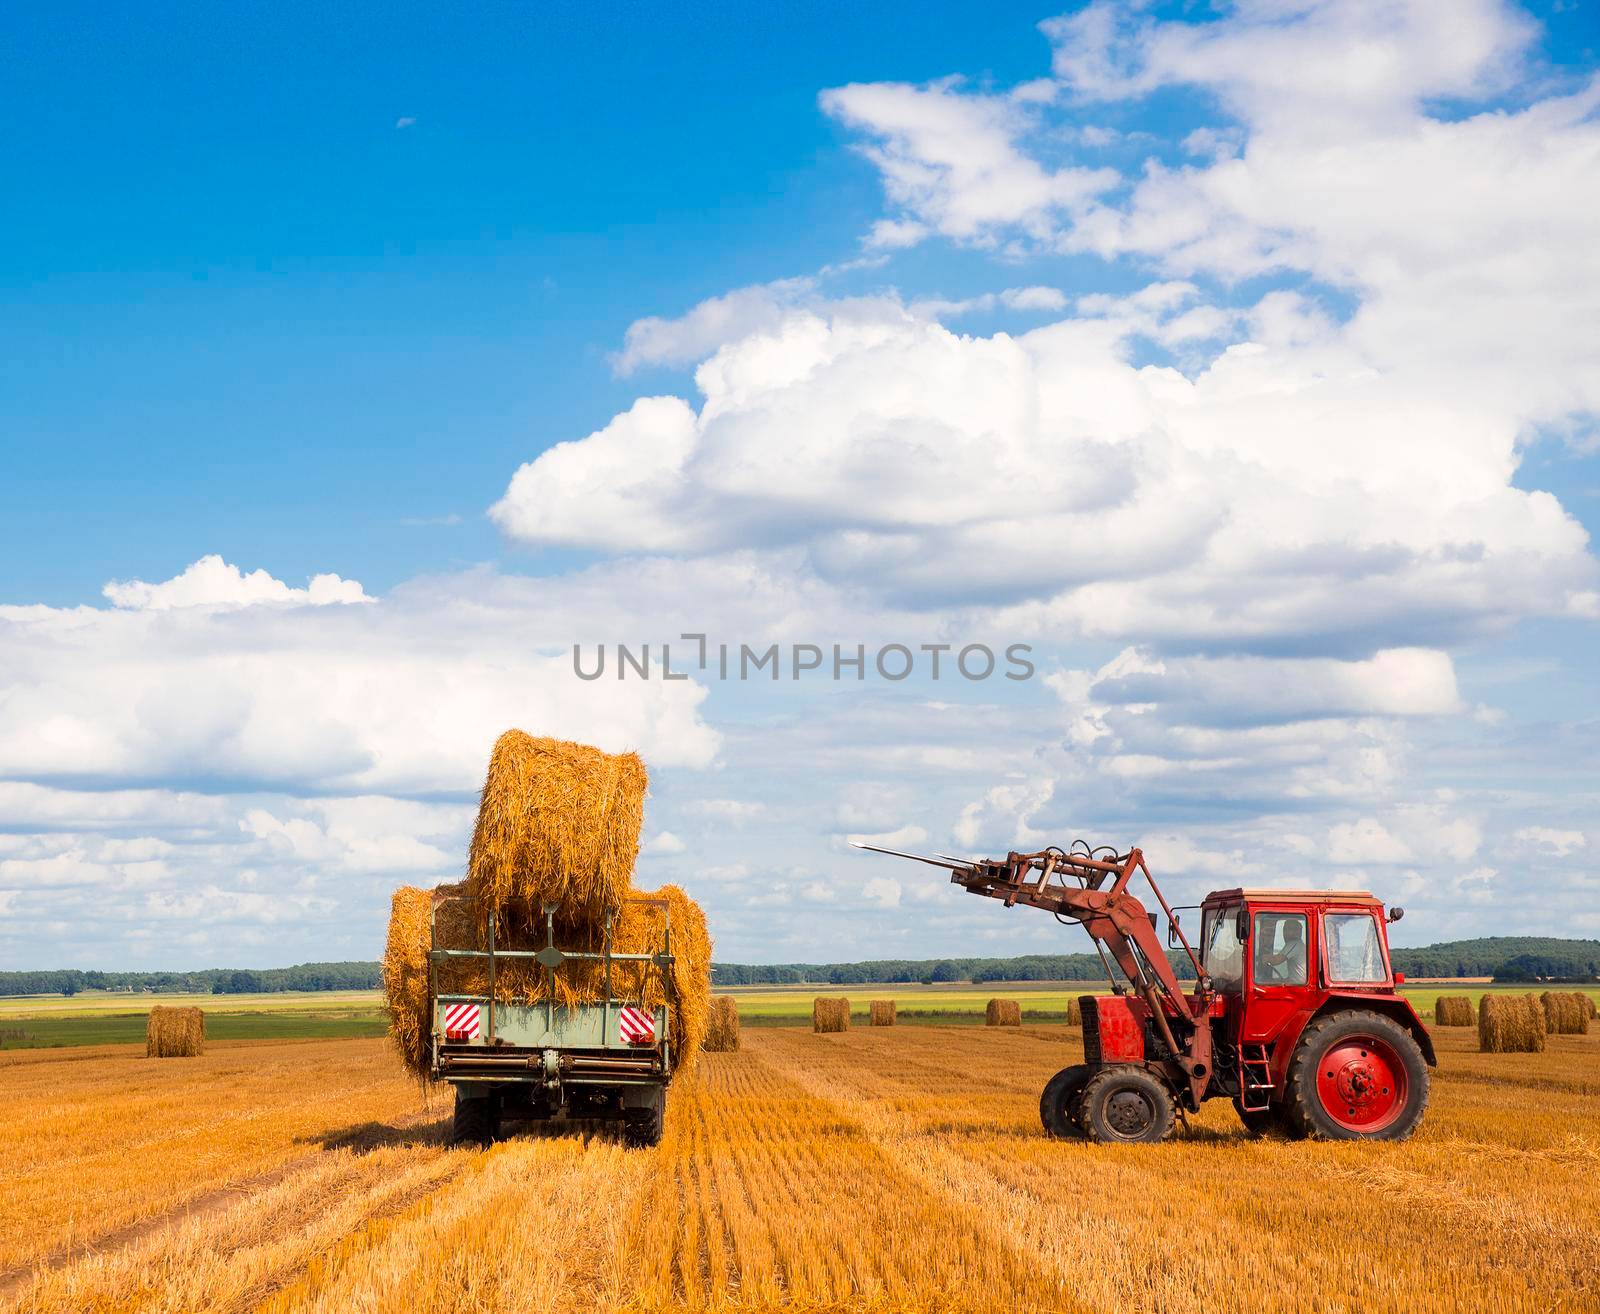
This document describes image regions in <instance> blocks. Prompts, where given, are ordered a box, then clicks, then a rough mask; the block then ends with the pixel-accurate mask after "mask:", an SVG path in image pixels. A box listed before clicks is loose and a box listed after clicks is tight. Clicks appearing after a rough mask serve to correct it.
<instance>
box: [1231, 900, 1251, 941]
mask: <svg viewBox="0 0 1600 1314" xmlns="http://www.w3.org/2000/svg"><path fill="white" fill-rule="evenodd" d="M1233 933H1234V934H1235V935H1236V936H1238V937H1239V943H1240V944H1243V943H1244V942H1245V941H1246V940H1248V939H1249V938H1250V912H1249V910H1248V909H1246V908H1241V909H1239V916H1238V920H1237V921H1235V922H1234V931H1233Z"/></svg>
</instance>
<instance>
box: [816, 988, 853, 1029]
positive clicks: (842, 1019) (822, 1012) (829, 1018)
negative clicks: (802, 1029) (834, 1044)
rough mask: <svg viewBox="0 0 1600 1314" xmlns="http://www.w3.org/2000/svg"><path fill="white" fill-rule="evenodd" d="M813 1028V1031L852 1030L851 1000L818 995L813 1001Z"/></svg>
mask: <svg viewBox="0 0 1600 1314" xmlns="http://www.w3.org/2000/svg"><path fill="white" fill-rule="evenodd" d="M811 1029H812V1030H813V1031H848V1030H850V1001H849V1000H848V999H840V998H837V997H834V996H828V995H818V996H817V997H816V998H815V999H813V1000H812V1001H811Z"/></svg>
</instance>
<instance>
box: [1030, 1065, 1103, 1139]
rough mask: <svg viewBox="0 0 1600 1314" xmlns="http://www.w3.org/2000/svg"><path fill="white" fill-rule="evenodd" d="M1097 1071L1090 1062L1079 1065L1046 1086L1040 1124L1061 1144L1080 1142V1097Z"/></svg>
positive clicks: (1040, 1097)
mask: <svg viewBox="0 0 1600 1314" xmlns="http://www.w3.org/2000/svg"><path fill="white" fill-rule="evenodd" d="M1095 1071H1096V1069H1094V1068H1092V1067H1090V1066H1089V1064H1087V1063H1075V1064H1073V1065H1072V1066H1071V1067H1070V1068H1062V1069H1061V1071H1060V1072H1058V1073H1056V1075H1055V1076H1053V1077H1051V1078H1050V1080H1049V1081H1047V1082H1046V1083H1045V1087H1044V1093H1043V1094H1042V1095H1040V1096H1039V1121H1040V1122H1042V1123H1043V1124H1044V1129H1045V1130H1046V1131H1047V1132H1049V1133H1050V1135H1052V1136H1054V1137H1055V1138H1056V1139H1057V1140H1058V1141H1070V1140H1078V1139H1081V1138H1082V1136H1083V1128H1082V1127H1080V1126H1079V1125H1078V1096H1079V1095H1080V1094H1082V1093H1083V1088H1084V1086H1085V1085H1086V1084H1087V1082H1088V1080H1089V1078H1090V1077H1092V1076H1094V1074H1095Z"/></svg>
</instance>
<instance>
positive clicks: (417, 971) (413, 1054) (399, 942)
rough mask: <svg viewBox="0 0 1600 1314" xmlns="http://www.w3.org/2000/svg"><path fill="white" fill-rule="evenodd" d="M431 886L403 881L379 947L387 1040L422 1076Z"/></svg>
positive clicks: (427, 1025)
mask: <svg viewBox="0 0 1600 1314" xmlns="http://www.w3.org/2000/svg"><path fill="white" fill-rule="evenodd" d="M432 904H433V891H432V890H419V889H418V888H417V887H416V886H414V885H402V886H401V887H400V888H399V889H398V890H396V891H395V892H394V898H393V899H391V900H390V902H389V938H388V940H387V942H386V943H385V945H384V949H383V1008H384V1012H386V1013H387V1014H388V1015H389V1039H391V1040H392V1041H394V1047H395V1048H396V1049H397V1050H399V1051H400V1058H401V1060H402V1061H403V1062H404V1063H405V1065H406V1067H408V1068H410V1069H411V1071H412V1072H414V1073H416V1074H417V1075H418V1076H421V1075H422V1073H423V1072H424V1070H425V1069H426V1067H427V1062H428V1032H429V1029H430V1028H431V1027H432V1025H433V1023H432V1019H431V1018H430V1017H429V1015H428V948H429V938H428V937H429V931H428V913H429V909H430V907H431V906H432Z"/></svg>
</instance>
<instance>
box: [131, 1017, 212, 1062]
mask: <svg viewBox="0 0 1600 1314" xmlns="http://www.w3.org/2000/svg"><path fill="white" fill-rule="evenodd" d="M205 1048H206V1015H205V1014H204V1013H202V1012H201V1011H200V1010H199V1009H198V1008H174V1007H170V1006H168V1005H165V1004H156V1005H153V1006H152V1007H151V1009H150V1016H149V1017H148V1018H147V1019H146V1020H145V1027H144V1054H145V1057H146V1058H195V1057H197V1056H198V1055H200V1054H203V1053H205Z"/></svg>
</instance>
